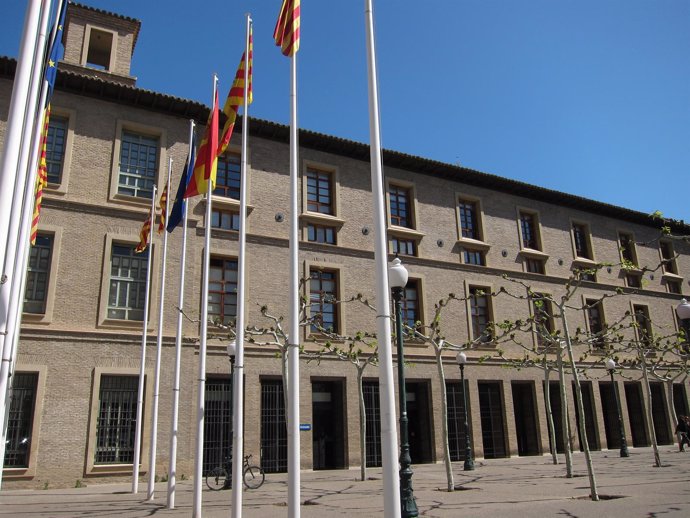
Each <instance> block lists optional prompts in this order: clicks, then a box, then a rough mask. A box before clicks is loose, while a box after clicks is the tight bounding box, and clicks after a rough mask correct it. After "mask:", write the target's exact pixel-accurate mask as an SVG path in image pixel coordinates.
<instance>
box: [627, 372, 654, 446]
mask: <svg viewBox="0 0 690 518" xmlns="http://www.w3.org/2000/svg"><path fill="white" fill-rule="evenodd" d="M625 399H626V400H627V406H628V417H629V418H630V432H631V433H632V443H633V446H635V447H643V446H649V438H648V437H647V428H646V427H645V417H644V403H643V402H642V386H641V385H640V384H639V383H638V382H629V383H626V384H625Z"/></svg>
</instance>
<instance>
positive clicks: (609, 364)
mask: <svg viewBox="0 0 690 518" xmlns="http://www.w3.org/2000/svg"><path fill="white" fill-rule="evenodd" d="M606 370H607V371H609V374H610V375H611V386H612V388H613V397H614V398H615V399H616V412H618V432H619V433H620V436H621V457H630V453H629V452H628V443H627V442H626V440H625V428H623V418H622V417H621V402H620V399H619V398H618V385H617V384H616V383H615V382H614V381H613V372H614V371H615V370H616V362H615V361H614V360H613V358H609V359H608V360H606Z"/></svg>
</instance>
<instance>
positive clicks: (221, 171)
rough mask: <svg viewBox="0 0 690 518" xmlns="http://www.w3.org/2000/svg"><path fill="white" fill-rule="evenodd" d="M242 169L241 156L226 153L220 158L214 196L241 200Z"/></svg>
mask: <svg viewBox="0 0 690 518" xmlns="http://www.w3.org/2000/svg"><path fill="white" fill-rule="evenodd" d="M240 168H241V164H240V155H237V154H235V153H225V154H224V155H221V156H219V157H218V169H217V172H216V186H215V187H214V188H213V194H214V195H216V196H224V197H226V198H232V199H233V200H239V199H240V183H241V178H242V177H241V169H240ZM238 228H239V227H238Z"/></svg>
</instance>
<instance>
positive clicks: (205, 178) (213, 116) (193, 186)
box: [184, 92, 218, 198]
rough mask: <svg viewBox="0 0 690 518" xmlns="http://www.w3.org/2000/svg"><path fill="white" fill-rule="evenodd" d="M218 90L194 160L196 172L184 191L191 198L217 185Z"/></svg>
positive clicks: (186, 196)
mask: <svg viewBox="0 0 690 518" xmlns="http://www.w3.org/2000/svg"><path fill="white" fill-rule="evenodd" d="M217 151H218V92H216V97H215V99H214V101H213V108H212V109H211V113H209V115H208V121H207V122H206V133H204V138H203V139H202V141H201V143H200V144H199V151H198V153H197V155H196V161H195V162H194V174H193V175H192V177H191V178H190V180H189V185H188V186H187V190H186V191H185V193H184V197H185V198H191V197H192V196H197V195H199V194H205V193H207V192H208V190H209V183H210V184H211V191H213V188H214V187H215V185H216V170H217V167H218V153H217Z"/></svg>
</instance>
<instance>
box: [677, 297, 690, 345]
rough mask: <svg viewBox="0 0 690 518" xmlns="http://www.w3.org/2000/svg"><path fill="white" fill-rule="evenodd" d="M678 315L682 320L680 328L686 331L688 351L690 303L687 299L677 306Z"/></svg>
mask: <svg viewBox="0 0 690 518" xmlns="http://www.w3.org/2000/svg"><path fill="white" fill-rule="evenodd" d="M676 315H678V320H680V326H681V327H682V328H683V331H685V344H686V351H687V348H688V345H690V303H688V301H687V300H686V299H681V301H680V304H678V305H677V306H676Z"/></svg>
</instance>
